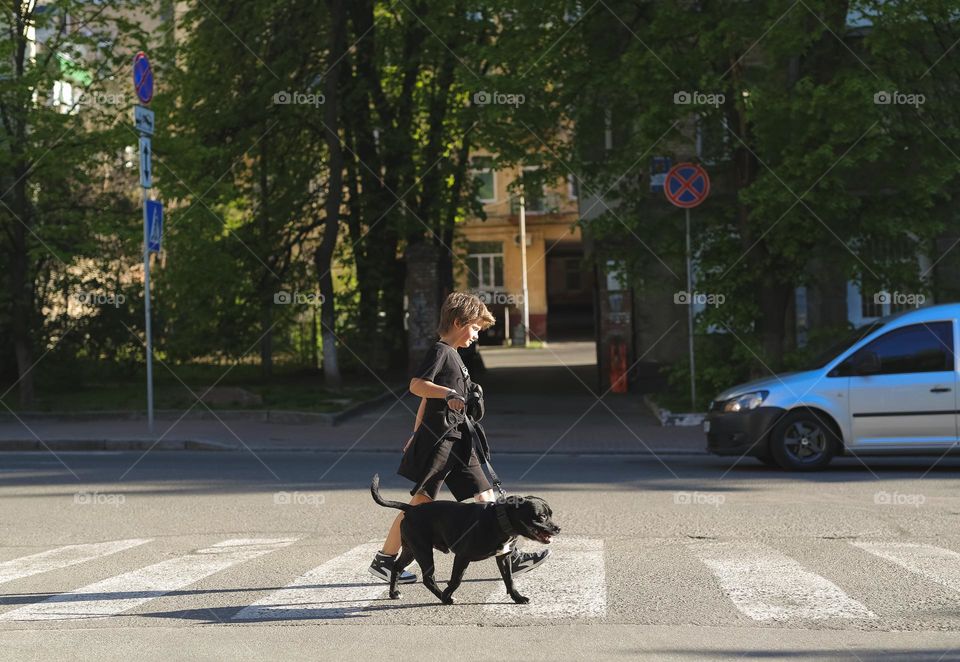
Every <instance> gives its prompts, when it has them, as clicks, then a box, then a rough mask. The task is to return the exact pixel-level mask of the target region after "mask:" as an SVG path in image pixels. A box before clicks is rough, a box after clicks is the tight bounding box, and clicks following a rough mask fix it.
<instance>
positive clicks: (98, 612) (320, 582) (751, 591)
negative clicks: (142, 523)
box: [0, 535, 960, 627]
mask: <svg viewBox="0 0 960 662" xmlns="http://www.w3.org/2000/svg"><path fill="white" fill-rule="evenodd" d="M296 541H297V538H293V537H290V538H262V539H261V538H252V539H231V540H225V541H222V542H219V543H217V544H214V545H212V546H208V547H205V548H202V549H197V550H196V551H193V552H190V553H187V554H184V555H182V556H178V557H175V558H169V559H165V560H163V561H160V562H158V563H154V564H152V565H147V566H146V567H140V568H137V569H133V570H129V571H125V572H120V574H116V575H113V576H111V577H107V578H106V579H102V580H100V581H97V582H95V583H92V584H89V585H87V586H83V587H81V588H77V589H73V590H67V591H66V592H63V593H59V592H58V593H55V594H51V592H49V591H44V592H43V593H42V597H38V598H35V599H36V602H28V603H23V600H24V599H30V596H31V595H36V593H21V594H16V593H11V595H10V596H9V597H10V598H14V599H16V601H18V602H20V603H21V604H17V605H12V606H14V608H13V609H12V610H11V611H8V612H5V613H0V622H21V621H57V620H64V621H65V620H75V619H91V618H105V617H112V616H119V615H121V614H124V613H125V612H130V611H131V610H136V609H137V608H138V607H140V606H142V605H143V604H145V603H148V602H150V601H151V600H155V599H157V598H160V597H161V596H164V595H166V594H169V593H171V592H175V591H178V590H181V589H183V588H185V587H187V586H190V585H191V584H195V583H197V582H200V581H202V580H204V579H205V578H207V577H209V576H211V575H214V574H216V573H218V572H221V571H224V570H227V569H228V568H230V567H232V566H235V565H238V564H240V563H243V562H246V561H251V560H253V559H255V558H258V557H260V556H263V555H266V554H270V553H273V552H280V551H281V550H283V549H286V548H290V547H291V546H292V545H293V543H295V542H296ZM150 542H152V539H149V538H134V539H127V540H113V541H107V542H100V543H85V544H75V545H66V546H61V547H56V548H53V549H50V550H46V551H42V552H39V553H36V554H31V555H29V556H23V557H20V558H14V559H12V560H8V561H3V562H0V584H2V583H11V582H15V581H16V580H20V579H25V578H30V577H32V576H34V575H38V574H41V573H48V572H49V573H55V571H58V570H64V569H67V568H70V567H71V566H75V565H77V564H80V563H84V562H86V561H93V560H96V559H99V558H103V557H107V556H110V555H113V554H118V553H119V552H122V551H124V550H129V549H132V548H136V547H138V546H141V545H145V544H147V543H150ZM682 546H683V547H684V548H686V549H689V550H690V552H691V553H692V556H693V557H694V558H696V559H699V561H700V562H701V563H694V564H690V563H689V562H683V566H682V569H683V572H682V573H681V572H680V570H681V566H679V565H678V566H675V568H674V571H676V572H677V573H678V577H680V576H681V575H682V577H683V583H682V584H681V585H682V586H686V587H687V588H686V589H682V590H688V591H689V590H694V589H695V590H703V591H705V592H706V593H708V594H710V595H711V596H713V597H712V598H711V599H712V600H713V601H714V602H713V607H712V609H713V612H712V613H713V614H714V615H716V614H717V613H718V612H717V608H718V607H720V608H721V611H720V612H719V613H720V614H723V609H726V610H727V612H728V616H725V618H736V619H738V620H742V617H741V616H739V614H742V615H745V616H747V617H748V618H750V619H753V620H755V621H760V622H784V621H790V620H803V619H820V620H822V619H849V620H852V619H864V620H870V619H877V618H879V617H878V616H877V614H876V613H874V611H872V610H871V609H870V608H869V607H868V606H867V604H870V605H871V606H874V607H875V608H881V607H882V609H883V613H884V614H887V611H886V610H887V609H889V608H890V607H889V605H885V604H884V602H883V600H884V594H883V593H882V592H879V593H878V592H876V591H873V590H872V589H869V590H867V592H866V598H865V597H864V596H861V595H858V596H856V597H859V598H860V599H861V600H864V601H863V602H861V601H859V600H857V599H855V598H854V597H851V595H848V594H847V593H846V592H845V590H844V589H842V588H841V587H840V586H838V585H837V584H835V583H833V582H832V581H830V580H829V579H827V577H824V576H821V575H819V574H817V573H816V572H814V570H815V568H808V567H805V565H804V564H802V563H801V562H799V561H797V560H796V559H795V558H792V557H791V556H789V555H787V554H786V553H784V552H782V551H780V550H778V549H775V548H774V547H773V546H770V545H767V544H763V543H760V542H755V541H746V540H744V541H730V542H718V541H694V542H684V543H682ZM379 547H380V541H373V542H367V543H363V544H360V545H357V546H355V547H352V548H350V549H348V550H346V551H344V552H343V553H340V554H338V555H336V556H333V557H332V558H329V559H328V560H326V561H325V562H324V563H322V564H320V565H318V566H317V567H315V568H313V569H310V570H307V571H306V572H302V571H298V572H291V573H290V574H289V575H288V576H282V577H281V578H280V583H276V584H275V583H271V584H269V586H271V587H276V586H283V588H279V589H276V588H271V589H270V590H269V591H265V592H264V593H263V594H262V597H260V598H259V599H257V600H256V601H255V602H252V603H251V604H247V605H241V606H240V607H237V608H236V609H239V611H236V613H235V614H234V615H233V616H232V621H233V622H238V623H240V622H246V623H250V622H255V621H283V620H309V621H311V622H313V623H317V624H321V623H338V622H340V623H342V622H344V619H349V621H352V622H357V619H356V618H355V617H356V616H358V615H363V616H366V617H368V619H369V622H372V623H377V624H385V623H390V622H407V621H408V619H409V617H412V616H414V615H415V611H416V610H414V611H410V610H408V609H399V607H408V606H410V601H415V602H418V603H420V604H422V606H424V607H425V608H429V607H430V606H432V605H435V604H436V605H438V604H439V602H438V601H436V600H435V599H434V597H433V596H432V595H431V594H430V593H429V592H428V591H427V590H426V588H425V587H423V585H422V583H419V582H418V584H417V585H414V586H410V585H404V586H402V587H401V588H402V590H403V591H404V598H403V599H402V600H401V601H400V602H395V601H392V600H388V599H387V584H386V583H385V582H383V581H381V580H379V579H377V578H374V577H372V576H371V575H370V574H369V572H368V570H367V567H368V566H369V563H370V560H371V559H372V558H373V555H374V554H375V553H376V552H377V551H378V550H379ZM549 548H550V549H551V551H552V554H551V557H550V559H549V560H548V561H547V562H546V563H544V564H543V565H542V566H540V567H538V568H537V569H536V570H534V571H532V572H531V573H530V574H529V575H520V576H518V577H517V578H516V580H515V581H516V586H517V589H518V590H519V591H520V593H522V594H523V595H525V596H527V597H529V598H530V603H529V604H526V605H515V604H513V602H512V601H511V600H510V598H509V596H507V594H506V591H505V590H504V587H503V583H502V581H501V579H500V577H499V572H498V571H497V568H496V564H495V563H494V562H493V560H492V559H491V560H490V561H484V562H478V563H475V564H472V565H471V568H470V569H469V570H468V571H467V575H468V577H467V580H468V581H466V582H464V584H462V585H461V587H460V589H459V590H458V592H457V598H458V602H459V603H460V606H459V607H458V608H455V609H454V610H446V611H443V612H442V614H443V615H444V618H446V617H447V615H449V616H450V617H451V618H453V617H454V616H456V618H462V617H466V618H468V619H477V618H481V617H480V614H483V616H482V620H489V619H494V620H495V619H497V618H498V617H501V616H506V617H509V618H511V619H525V620H531V621H547V620H555V619H602V618H606V617H607V616H608V613H609V612H610V611H611V610H612V607H610V606H608V601H609V600H612V599H613V598H611V597H608V580H609V579H610V577H611V573H609V572H608V571H607V568H606V565H605V564H606V556H607V553H608V551H610V552H611V553H613V551H612V550H608V548H607V545H606V543H605V541H604V539H603V538H591V537H587V536H570V535H567V536H560V537H558V538H557V539H556V540H554V542H553V543H551V545H550V547H549ZM666 548H670V549H672V550H674V551H673V552H670V553H671V554H673V555H674V556H676V554H675V552H676V550H677V549H678V547H677V545H667V546H666V547H665V549H666ZM144 549H147V548H144ZM651 549H655V547H651ZM832 549H833V551H834V552H835V551H836V549H837V548H836V547H834V548H832ZM839 549H841V550H847V552H848V553H847V558H846V559H845V561H844V562H847V563H849V562H853V563H856V562H857V560H858V559H859V561H860V562H862V561H863V559H864V557H863V556H862V554H861V553H860V552H867V553H868V554H870V555H872V556H875V557H878V558H880V559H883V561H885V562H889V563H890V564H892V565H891V566H890V569H891V570H894V568H896V570H895V571H896V572H899V573H903V574H904V576H907V575H906V573H911V574H910V575H909V576H910V577H913V576H914V575H916V576H920V577H923V578H925V579H927V580H929V581H930V582H933V583H935V584H938V585H940V586H944V587H947V588H948V589H950V590H952V591H956V592H960V553H958V552H956V551H953V550H950V549H946V548H943V547H938V546H935V545H931V544H926V543H918V542H884V541H851V542H850V543H849V546H847V545H846V544H845V543H839ZM291 553H298V554H299V552H298V551H294V552H291ZM664 553H668V552H664ZM825 553H826V552H825V551H824V550H820V551H819V552H816V551H815V552H814V553H812V554H811V555H810V558H821V559H822V558H826V556H825ZM680 556H682V557H684V558H690V557H687V556H686V555H680ZM805 557H806V556H805ZM835 557H836V554H831V555H830V558H835ZM124 558H126V561H125V562H128V563H129V562H130V559H129V558H127V557H124ZM136 558H142V557H140V556H137V557H136ZM118 562H119V561H118ZM677 563H680V561H677ZM451 565H452V556H450V555H440V556H439V558H438V576H437V580H438V581H439V582H440V584H441V586H443V584H444V583H445V582H446V580H447V579H448V577H449V571H450V566H451ZM127 567H129V566H127ZM276 567H285V566H284V564H283V563H278V564H277V566H276ZM408 569H409V570H411V571H413V572H416V573H417V574H422V573H421V572H420V569H419V568H418V567H417V566H416V564H413V565H412V566H411V567H410V568H408ZM612 570H613V574H612V576H614V577H620V576H624V577H625V576H627V570H629V569H626V570H624V571H622V572H620V571H618V570H617V567H616V566H613V567H612ZM98 572H99V573H101V574H99V575H98V576H103V574H102V568H101V569H99V570H98ZM618 572H619V574H618ZM296 574H299V576H297V577H296V578H295V579H293V580H292V581H291V580H290V579H289V577H291V576H294V575H296ZM236 577H240V575H238V574H235V573H231V574H230V575H229V576H227V577H226V578H225V579H224V580H223V581H225V582H226V583H228V584H231V588H232V589H235V588H237V587H235V586H232V584H233V582H234V581H236ZM478 578H482V580H481V581H478ZM861 579H862V578H861ZM471 580H472V581H471ZM48 581H59V580H57V579H56V577H55V578H54V580H48ZM239 581H240V582H242V588H243V589H245V590H246V593H245V594H247V595H249V591H250V590H251V588H250V584H249V582H248V581H246V580H244V579H242V578H241V579H239ZM270 581H276V580H270ZM287 582H289V583H287ZM284 584H286V585H285V586H284ZM253 585H254V586H256V584H253ZM853 585H855V586H858V587H859V589H860V590H861V591H863V590H864V589H865V588H869V587H867V586H866V585H865V584H864V583H863V581H860V582H859V583H857V582H854V583H853ZM672 586H673V584H671V583H670V582H669V581H666V582H664V583H662V584H661V590H662V591H669V590H670V589H669V587H672ZM717 586H719V591H717V588H716V587H717ZM64 588H69V586H67V587H62V586H60V587H58V588H57V591H63V590H64ZM846 588H847V590H850V586H847V587H846ZM620 589H621V590H622V589H623V587H622V586H621V587H620ZM29 590H31V591H36V590H37V587H36V586H30V589H29ZM617 590H618V588H617V587H616V586H611V587H610V588H609V596H617V595H618V594H617ZM678 590H680V589H678ZM926 590H928V591H929V590H936V589H933V588H932V587H930V586H927V589H926ZM923 591H924V588H923V586H922V585H920V584H917V589H916V599H917V600H921V599H922V598H923V595H924V593H923ZM851 593H852V591H851ZM168 599H170V600H179V599H180V597H179V596H176V597H170V598H168ZM611 604H612V603H611ZM852 627H861V626H860V625H857V624H854V625H852Z"/></svg>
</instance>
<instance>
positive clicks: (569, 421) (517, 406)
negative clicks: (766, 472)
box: [0, 343, 706, 454]
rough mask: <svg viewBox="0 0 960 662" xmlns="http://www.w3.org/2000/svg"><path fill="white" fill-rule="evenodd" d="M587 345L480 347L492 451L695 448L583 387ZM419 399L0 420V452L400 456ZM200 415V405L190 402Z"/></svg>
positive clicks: (636, 408) (695, 430)
mask: <svg viewBox="0 0 960 662" xmlns="http://www.w3.org/2000/svg"><path fill="white" fill-rule="evenodd" d="M591 347H592V345H590V346H588V345H584V344H578V343H571V344H567V345H560V346H557V347H554V348H551V349H550V351H548V350H523V349H500V348H497V349H495V350H488V349H487V348H484V351H483V352H482V354H483V357H484V362H485V364H486V366H487V369H486V370H485V371H477V375H475V376H474V379H475V381H477V382H478V383H480V384H482V385H483V388H484V392H485V399H486V405H487V414H486V416H485V417H484V419H483V421H482V423H483V426H484V429H485V430H486V432H487V437H488V440H489V441H490V446H491V449H492V451H493V452H494V453H495V454H500V453H546V452H551V453H631V454H634V453H637V454H647V453H657V454H662V453H674V454H700V453H705V452H706V450H705V447H706V439H705V437H704V434H703V431H702V429H701V428H700V427H699V426H698V427H661V426H660V424H659V423H658V422H657V420H656V419H655V418H654V417H653V415H652V414H651V413H650V411H649V410H648V409H647V408H646V407H645V406H644V404H643V401H642V397H641V396H640V395H637V394H615V393H609V394H606V395H605V396H604V397H603V399H602V401H598V399H597V396H596V395H595V394H594V393H593V392H592V389H593V387H594V385H593V383H592V382H594V381H595V366H593V365H591V361H592V356H591V352H592V350H591ZM418 406H419V398H416V397H414V396H413V395H411V394H410V393H409V392H407V393H406V395H405V396H404V397H401V398H393V397H388V398H387V399H386V400H385V401H384V403H383V404H381V405H379V406H377V407H375V408H373V409H369V410H367V411H366V412H365V413H361V414H358V415H356V416H354V417H352V418H349V419H347V420H346V421H344V422H342V423H341V424H339V425H330V424H329V423H328V422H324V421H316V422H310V423H302V422H301V423H285V422H267V421H263V420H249V419H250V418H251V417H250V416H244V415H243V414H237V415H235V416H230V417H227V416H226V415H222V416H221V420H217V419H216V418H213V419H212V420H209V419H206V420H205V419H199V420H198V419H196V418H192V417H188V418H184V419H182V420H180V421H179V422H177V421H176V418H173V419H168V420H156V421H155V426H154V432H153V434H151V433H150V432H148V430H147V424H146V421H144V420H96V419H91V420H83V421H76V420H71V421H64V420H55V419H49V418H44V419H36V420H31V419H24V421H23V423H21V422H19V421H16V420H12V421H10V420H4V421H0V450H11V449H13V450H23V449H44V448H45V446H44V444H46V446H48V447H50V448H52V449H54V450H57V449H62V450H74V449H75V450H88V449H94V450H95V449H107V450H121V449H130V448H134V449H137V448H140V449H146V448H150V447H151V446H152V447H154V448H155V449H163V450H171V449H177V450H180V449H198V450H199V449H203V450H246V449H247V448H249V449H251V450H255V451H260V450H264V451H268V450H269V451H279V450H296V451H337V452H345V451H348V450H357V451H384V452H396V453H398V454H399V453H400V451H401V449H402V448H403V445H404V443H406V440H407V439H408V438H409V436H410V434H411V432H412V430H413V424H414V420H415V416H416V411H417V407H418ZM194 409H195V410H197V409H201V410H202V411H205V408H202V407H201V406H200V405H198V406H197V407H195V408H194Z"/></svg>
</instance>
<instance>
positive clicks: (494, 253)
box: [467, 241, 503, 290]
mask: <svg viewBox="0 0 960 662" xmlns="http://www.w3.org/2000/svg"><path fill="white" fill-rule="evenodd" d="M467 266H468V267H470V273H469V274H468V275H467V284H468V286H469V287H470V288H471V289H474V290H500V289H503V243H502V242H499V241H471V242H470V244H469V248H468V254H467Z"/></svg>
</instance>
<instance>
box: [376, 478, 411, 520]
mask: <svg viewBox="0 0 960 662" xmlns="http://www.w3.org/2000/svg"><path fill="white" fill-rule="evenodd" d="M370 494H371V495H372V496H373V500H374V501H376V502H377V503H379V504H380V505H381V506H383V507H384V508H396V509H397V510H402V511H404V512H406V511H408V510H410V509H411V508H413V506H411V505H410V504H409V503H403V502H402V501H387V500H386V499H384V498H383V497H382V496H380V474H373V480H372V481H370Z"/></svg>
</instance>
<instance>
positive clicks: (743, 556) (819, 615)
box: [693, 542, 877, 621]
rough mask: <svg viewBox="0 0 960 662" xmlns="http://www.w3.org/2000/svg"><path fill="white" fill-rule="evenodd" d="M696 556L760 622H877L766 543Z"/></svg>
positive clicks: (700, 548) (713, 548)
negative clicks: (838, 620)
mask: <svg viewBox="0 0 960 662" xmlns="http://www.w3.org/2000/svg"><path fill="white" fill-rule="evenodd" d="M693 551H694V553H695V554H696V555H697V556H699V558H700V560H701V561H703V562H704V563H705V564H706V565H707V566H708V567H709V568H710V569H711V570H712V571H713V574H714V576H716V578H717V580H718V581H719V582H720V587H721V589H722V590H723V592H724V594H726V596H727V597H728V598H730V600H731V601H732V602H733V604H734V605H735V606H736V607H737V609H739V610H740V611H741V612H742V613H744V614H745V615H747V616H749V617H750V618H752V619H754V620H757V621H785V620H789V619H795V618H804V619H823V618H863V619H873V618H877V615H876V614H874V613H873V612H872V611H870V610H869V609H867V607H866V606H864V605H863V604H861V603H860V602H857V601H856V600H854V599H853V598H851V597H850V596H848V595H847V594H846V593H844V592H843V590H842V589H841V588H840V587H839V586H837V585H836V584H834V583H833V582H831V581H830V580H828V579H826V578H825V577H821V576H820V575H817V574H815V573H813V572H810V571H808V570H806V569H805V568H804V567H803V566H802V565H800V564H799V563H797V562H796V561H795V560H793V559H792V558H790V557H789V556H786V555H784V554H782V553H780V552H778V551H777V550H775V549H772V548H770V547H768V546H766V545H764V544H762V543H755V542H705V543H697V544H695V545H693Z"/></svg>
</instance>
